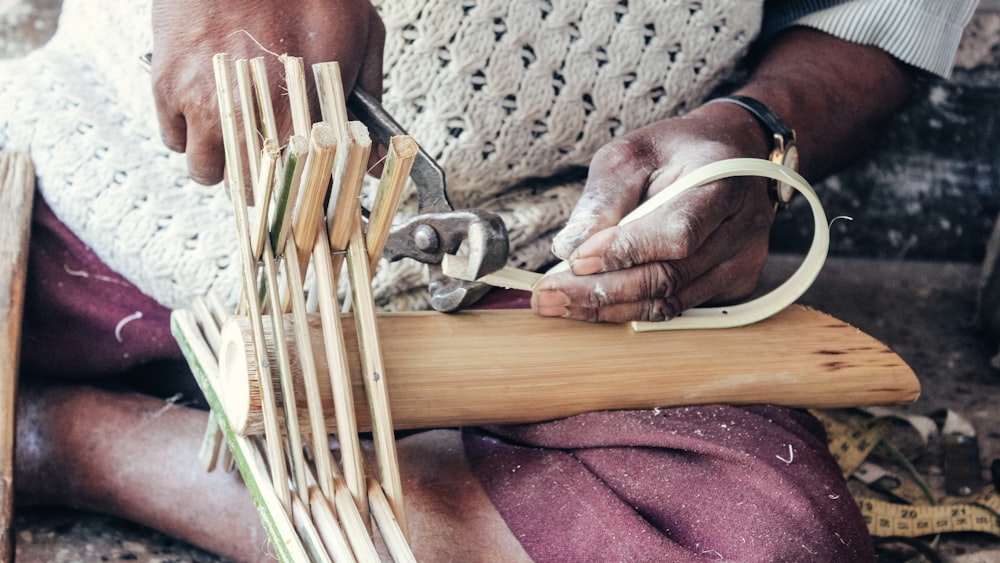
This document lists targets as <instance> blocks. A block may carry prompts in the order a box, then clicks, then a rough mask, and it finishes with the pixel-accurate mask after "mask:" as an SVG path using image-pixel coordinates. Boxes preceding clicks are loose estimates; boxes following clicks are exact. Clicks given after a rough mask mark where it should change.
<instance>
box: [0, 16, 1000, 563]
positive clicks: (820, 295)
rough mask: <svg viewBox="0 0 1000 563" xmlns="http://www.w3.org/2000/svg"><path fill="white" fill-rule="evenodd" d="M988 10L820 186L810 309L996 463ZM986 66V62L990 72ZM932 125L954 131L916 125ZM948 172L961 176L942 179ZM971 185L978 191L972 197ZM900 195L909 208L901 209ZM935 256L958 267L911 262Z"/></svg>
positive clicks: (988, 550)
mask: <svg viewBox="0 0 1000 563" xmlns="http://www.w3.org/2000/svg"><path fill="white" fill-rule="evenodd" d="M997 4H998V3H996V2H985V3H984V6H986V7H988V8H989V9H990V10H997V9H998V6H997ZM59 5H60V1H59V0H31V1H22V0H0V58H2V57H15V56H20V55H22V54H24V53H26V52H27V51H28V50H30V49H31V48H32V47H33V46H36V45H39V44H41V43H42V42H44V41H45V40H46V39H47V37H48V36H49V35H50V34H51V32H52V31H53V30H54V27H55V18H56V16H57V14H58V10H59ZM986 16H989V17H982V18H979V19H978V21H977V24H976V25H975V26H974V29H973V30H972V33H971V35H977V34H978V37H979V38H980V39H982V38H983V37H985V38H987V39H988V40H985V41H979V42H978V43H976V42H972V44H971V46H967V47H966V48H964V49H963V51H962V53H960V62H962V65H963V68H964V70H961V71H960V73H959V74H958V76H957V78H958V80H957V81H956V82H955V83H953V84H951V85H946V86H940V88H942V89H939V90H935V89H934V87H935V85H929V86H927V87H926V88H925V89H923V90H921V93H922V94H921V95H925V96H926V100H928V104H925V105H923V106H920V107H914V108H911V109H910V110H908V112H907V113H905V114H904V115H903V116H902V117H901V118H900V120H899V121H898V122H897V125H896V131H897V132H896V133H892V134H890V135H889V140H890V141H892V140H894V139H895V140H896V141H898V144H899V145H906V146H905V147H903V148H900V147H899V146H897V147H896V148H890V149H888V150H889V153H892V152H893V151H895V152H896V154H897V155H898V154H902V155H904V156H903V157H892V156H891V154H890V156H889V157H887V158H889V159H890V160H891V159H892V158H896V160H893V162H895V163H897V165H896V166H882V165H880V164H878V162H880V161H878V160H877V159H876V160H875V161H874V162H875V163H874V164H873V163H872V162H873V161H868V162H866V163H862V164H860V165H859V166H858V167H856V168H854V169H853V170H851V171H848V172H846V173H845V174H844V175H841V176H840V177H835V178H833V179H832V180H831V181H828V182H827V184H826V186H824V190H823V191H824V192H825V193H827V194H829V197H830V198H831V199H828V200H827V204H828V205H832V206H833V207H834V208H835V210H834V211H832V213H836V214H841V213H844V214H849V215H852V216H856V217H858V220H857V221H855V222H853V223H839V224H838V225H837V228H836V229H835V238H834V248H835V249H839V252H840V254H841V255H842V256H843V255H851V256H855V257H853V258H844V257H841V258H835V259H831V260H830V261H829V262H828V263H827V265H826V267H825V269H824V270H823V273H822V274H821V276H820V278H819V280H818V281H817V283H816V284H815V285H814V286H813V288H812V289H811V290H810V291H809V292H808V293H807V294H806V295H805V297H804V298H803V300H802V302H803V303H806V304H809V305H812V306H814V307H816V308H817V309H820V310H822V311H825V312H827V313H830V314H833V315H835V316H837V317H839V318H841V319H843V320H845V321H848V322H850V323H852V324H854V325H855V326H857V327H859V328H860V329H862V330H864V331H866V332H868V333H869V334H871V335H873V336H875V337H876V338H878V339H880V340H882V341H883V342H885V343H886V344H888V345H889V346H890V347H891V348H893V349H894V350H896V351H897V352H898V353H899V354H900V355H901V356H902V357H903V358H904V359H905V360H906V361H907V362H908V363H909V364H910V365H911V366H912V367H913V369H914V370H915V371H916V373H917V375H918V376H919V378H920V380H921V382H922V384H923V388H924V392H923V396H922V397H921V399H920V400H919V401H918V402H917V403H916V404H914V405H911V406H909V407H907V408H908V409H909V410H912V411H915V412H921V413H927V412H932V411H935V410H938V409H942V408H951V409H955V410H956V411H958V412H960V413H962V414H964V415H966V416H967V417H969V418H970V420H972V422H973V423H974V424H975V425H976V428H977V430H978V432H979V436H980V441H981V443H980V445H981V457H982V459H983V461H984V462H985V463H987V464H988V463H989V462H990V461H991V460H993V459H996V458H998V457H1000V420H998V415H997V411H996V406H995V405H996V404H997V400H998V398H1000V373H998V372H996V371H995V370H994V369H993V368H991V367H990V363H989V360H990V357H991V356H992V355H993V354H995V353H996V346H995V345H991V344H989V342H988V341H987V340H986V339H985V338H984V337H983V335H982V334H981V333H980V332H979V331H978V330H977V329H976V328H975V326H974V323H973V319H974V316H975V303H976V291H977V284H978V279H979V265H978V263H977V261H978V260H979V259H980V257H981V255H982V246H983V244H984V240H985V233H987V232H988V229H989V226H990V225H992V222H993V218H994V215H995V213H996V210H997V209H1000V197H998V196H997V194H998V192H1000V185H998V181H997V178H998V173H997V158H996V152H995V147H996V146H997V145H996V141H995V139H996V135H994V134H993V133H994V132H995V129H996V126H995V122H996V120H997V115H998V114H997V113H996V111H995V103H996V101H998V99H997V98H998V97H1000V95H998V93H1000V89H998V88H997V86H996V85H997V82H996V76H997V74H996V72H997V70H996V69H997V68H998V65H997V59H998V58H1000V57H998V52H1000V51H998V47H997V42H996V41H995V39H989V37H994V38H995V37H996V36H997V34H998V30H1000V17H998V16H997V15H996V14H995V13H988V14H986ZM973 39H975V37H974V38H973ZM982 65H987V66H988V67H989V68H987V69H985V70H982ZM976 68H980V70H978V71H977V70H975V69H976ZM959 105H960V106H961V107H963V108H966V109H968V108H971V109H968V111H965V112H964V113H962V112H958V113H959V114H961V115H964V116H965V117H964V118H962V117H961V115H959V118H956V119H955V120H952V121H948V120H945V121H943V122H942V121H940V120H938V119H937V117H938V115H937V114H934V113H933V112H932V111H930V110H931V109H933V108H935V107H936V108H938V109H942V108H943V110H947V111H946V112H945V113H947V115H951V116H954V115H956V111H955V110H956V106H959ZM929 108H930V109H929ZM923 124H930V126H931V127H932V128H937V130H943V131H944V133H941V134H939V135H938V134H934V135H931V134H926V133H927V132H926V131H924V130H921V131H923V132H921V133H919V134H917V133H914V132H913V131H912V129H913V128H915V127H923V126H924V125H923ZM974 125H979V126H978V127H974ZM942 128H943V129H942ZM906 131H910V133H909V134H906V133H905V132H906ZM949 131H950V132H952V133H948V132H949ZM949 134H950V135H951V136H950V137H949V136H948V135H949ZM908 135H909V136H908ZM914 136H917V137H920V138H921V140H919V142H921V143H923V144H920V145H919V146H918V147H917V148H916V149H913V148H912V147H910V145H907V143H913V142H916V141H914V140H913V139H911V138H910V137H914ZM969 138H972V139H974V140H976V143H975V146H978V147H979V149H977V151H972V152H975V154H970V153H966V156H968V157H969V158H968V159H966V160H962V161H960V160H959V159H958V156H956V155H954V154H952V153H951V152H948V151H949V150H950V149H949V148H947V147H946V146H944V145H946V144H947V142H948V141H949V139H950V140H951V146H954V145H962V146H964V147H966V148H968V147H969V146H970V144H969V143H968V142H964V143H963V141H968V140H969ZM924 141H926V142H924ZM907 147H910V148H907ZM942 147H944V148H942ZM984 147H985V148H984ZM990 147H993V148H990ZM941 151H945V153H946V154H945V157H946V158H945V159H944V163H945V164H946V165H947V166H944V167H943V168H942V167H941V166H938V164H939V163H940V162H941V160H940V159H938V158H937V157H931V156H928V155H933V154H936V155H940V153H941ZM990 151H992V152H990ZM990 155H992V156H990ZM883 162H884V161H883ZM941 170H944V172H943V173H944V174H947V175H949V176H950V177H951V179H950V180H946V181H942V180H941V178H940V177H939V175H940V174H942V172H940V171H941ZM859 183H860V184H870V185H874V186H876V189H875V190H874V192H871V191H869V192H866V193H874V195H872V196H871V198H873V199H870V200H869V199H864V198H859V197H858V195H857V192H853V191H852V190H851V186H853V185H857V184H859ZM879 186H882V187H881V188H879ZM894 186H895V187H894ZM968 186H973V188H974V189H973V190H971V195H970V189H968ZM879 189H881V190H883V191H882V192H880V191H879ZM907 189H909V192H913V193H915V195H913V197H910V199H906V198H907V197H908V196H907V193H908V192H906V190H907ZM886 190H888V191H886ZM963 194H964V195H963ZM880 198H881V199H880ZM900 198H902V201H904V203H905V205H903V206H900V205H898V203H899V201H901V200H900ZM890 202H895V203H894V204H891V203H890ZM942 202H944V203H943V204H942ZM893 205H895V207H893ZM900 209H902V210H903V212H901V211H899V210H900ZM929 210H931V211H933V213H932V212H931V211H929ZM865 213H868V215H865ZM782 225H783V226H782ZM782 225H779V228H778V230H777V231H776V233H778V235H779V237H780V238H783V239H797V238H802V237H801V230H800V227H799V226H798V225H797V224H796V223H794V222H792V221H791V220H785V219H783V220H782ZM837 237H840V238H839V239H838V238H837ZM857 256H876V257H878V258H877V259H873V258H864V257H857ZM928 257H933V258H937V259H940V258H945V259H951V260H962V261H961V262H941V261H936V262H929V261H920V260H914V259H913V258H928ZM898 258H908V259H907V260H899V259H898ZM774 263H775V266H774V268H773V269H774V271H775V276H776V277H777V276H778V275H779V274H780V272H781V271H787V270H788V269H789V267H791V266H793V265H794V263H795V260H794V259H793V258H778V259H775V260H774ZM762 345H767V343H762ZM775 345H780V343H775ZM16 539H17V560H18V561H19V562H20V561H24V562H34V561H87V562H89V561H162V562H167V561H217V559H215V558H213V557H211V556H210V555H208V554H205V553H203V552H200V551H198V550H196V549H193V548H190V547H189V546H186V545H183V544H179V543H177V542H175V541H173V540H171V539H169V538H166V537H163V536H161V535H159V534H156V533H154V532H151V531H149V530H146V529H143V528H140V527H137V526H134V525H131V524H129V523H126V522H121V521H118V520H114V519H110V518H107V517H103V516H97V515H90V514H83V513H78V512H73V511H66V510H30V511H29V510H22V511H20V512H19V514H18V517H17V522H16ZM941 553H942V554H943V555H944V556H945V558H946V559H947V560H949V561H953V562H956V563H972V562H988V561H1000V542H998V541H997V540H995V539H993V538H990V537H986V536H976V535H961V536H949V537H948V538H946V539H945V541H944V542H943V544H942V546H941Z"/></svg>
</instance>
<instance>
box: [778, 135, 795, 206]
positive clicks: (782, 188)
mask: <svg viewBox="0 0 1000 563" xmlns="http://www.w3.org/2000/svg"><path fill="white" fill-rule="evenodd" d="M776 160H778V164H781V165H782V166H787V167H788V168H791V169H792V170H796V171H798V169H799V149H798V148H797V147H796V146H795V145H792V146H790V147H788V148H787V149H786V150H785V152H784V153H782V154H781V155H780V158H779V159H776ZM794 194H795V188H793V187H792V185H791V184H789V183H787V182H778V201H780V202H781V203H788V202H790V201H792V196H793V195H794Z"/></svg>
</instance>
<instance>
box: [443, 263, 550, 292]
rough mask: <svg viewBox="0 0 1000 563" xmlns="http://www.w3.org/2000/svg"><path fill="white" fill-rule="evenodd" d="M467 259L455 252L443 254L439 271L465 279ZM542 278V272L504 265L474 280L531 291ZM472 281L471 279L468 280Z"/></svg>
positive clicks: (467, 265) (467, 266)
mask: <svg viewBox="0 0 1000 563" xmlns="http://www.w3.org/2000/svg"><path fill="white" fill-rule="evenodd" d="M468 271H469V259H468V258H466V257H465V256H458V255H455V254H445V255H444V258H442V260H441V272H443V273H444V275H446V276H449V277H452V278H458V279H465V278H466V277H468V274H467V272H468ZM540 279H542V274H539V273H537V272H532V271H530V270H522V269H520V268H515V267H513V266H505V267H503V268H501V269H499V270H497V271H496V272H493V273H492V274H486V275H485V276H482V277H480V278H479V279H477V280H474V281H481V282H483V283H488V284H490V285H493V286H496V287H503V288H506V289H519V290H521V291H532V290H533V289H534V288H535V284H536V283H538V280H540ZM470 281H472V280H470Z"/></svg>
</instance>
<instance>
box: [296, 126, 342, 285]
mask: <svg viewBox="0 0 1000 563" xmlns="http://www.w3.org/2000/svg"><path fill="white" fill-rule="evenodd" d="M336 150H337V135H336V132H334V130H333V128H332V127H330V126H329V125H328V124H326V123H322V122H320V123H317V124H315V125H313V128H312V133H311V135H310V145H309V156H308V157H307V158H306V168H305V171H304V172H303V175H304V176H305V179H304V180H303V182H304V183H303V186H302V190H301V193H300V194H299V200H298V203H297V205H296V206H295V226H294V227H293V229H294V230H295V238H296V241H297V243H298V244H297V246H298V249H299V265H300V266H301V267H302V268H306V267H308V266H309V253H310V252H311V251H312V247H313V244H312V241H314V240H316V230H317V229H318V228H319V224H320V221H321V220H322V216H323V201H324V200H325V199H326V192H327V188H328V187H329V185H330V177H331V175H332V174H333V161H334V157H335V155H336ZM302 275H303V276H305V270H304V269H303V271H302Z"/></svg>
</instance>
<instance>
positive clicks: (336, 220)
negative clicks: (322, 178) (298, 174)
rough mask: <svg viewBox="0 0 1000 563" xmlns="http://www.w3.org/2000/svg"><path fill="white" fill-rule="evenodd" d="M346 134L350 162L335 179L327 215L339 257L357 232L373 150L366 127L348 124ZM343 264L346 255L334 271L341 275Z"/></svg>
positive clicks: (332, 244)
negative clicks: (359, 201) (352, 235)
mask: <svg viewBox="0 0 1000 563" xmlns="http://www.w3.org/2000/svg"><path fill="white" fill-rule="evenodd" d="M347 130H348V139H349V140H350V141H349V142H350V149H349V151H350V152H349V153H348V154H347V157H348V159H347V161H346V162H345V163H344V167H343V169H342V170H338V173H340V174H339V175H338V176H337V177H336V178H335V179H334V184H335V185H336V186H337V187H338V189H337V193H336V194H335V195H336V197H331V198H330V205H329V207H328V208H327V212H326V217H327V219H326V220H327V230H328V231H329V233H330V248H331V249H332V250H333V251H335V252H338V253H339V252H342V251H344V250H346V249H347V243H348V241H350V240H351V233H353V232H354V228H355V225H356V224H357V222H358V221H360V220H361V214H360V213H359V210H358V200H359V198H360V197H361V189H362V187H363V186H364V181H365V173H366V167H367V166H368V158H369V156H370V155H371V150H372V140H371V137H370V136H369V135H368V128H367V127H365V125H364V124H363V123H361V122H360V121H351V122H349V123H348V124H347ZM342 264H343V254H337V255H335V256H334V257H333V271H334V272H337V273H339V272H340V270H341V265H342Z"/></svg>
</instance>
